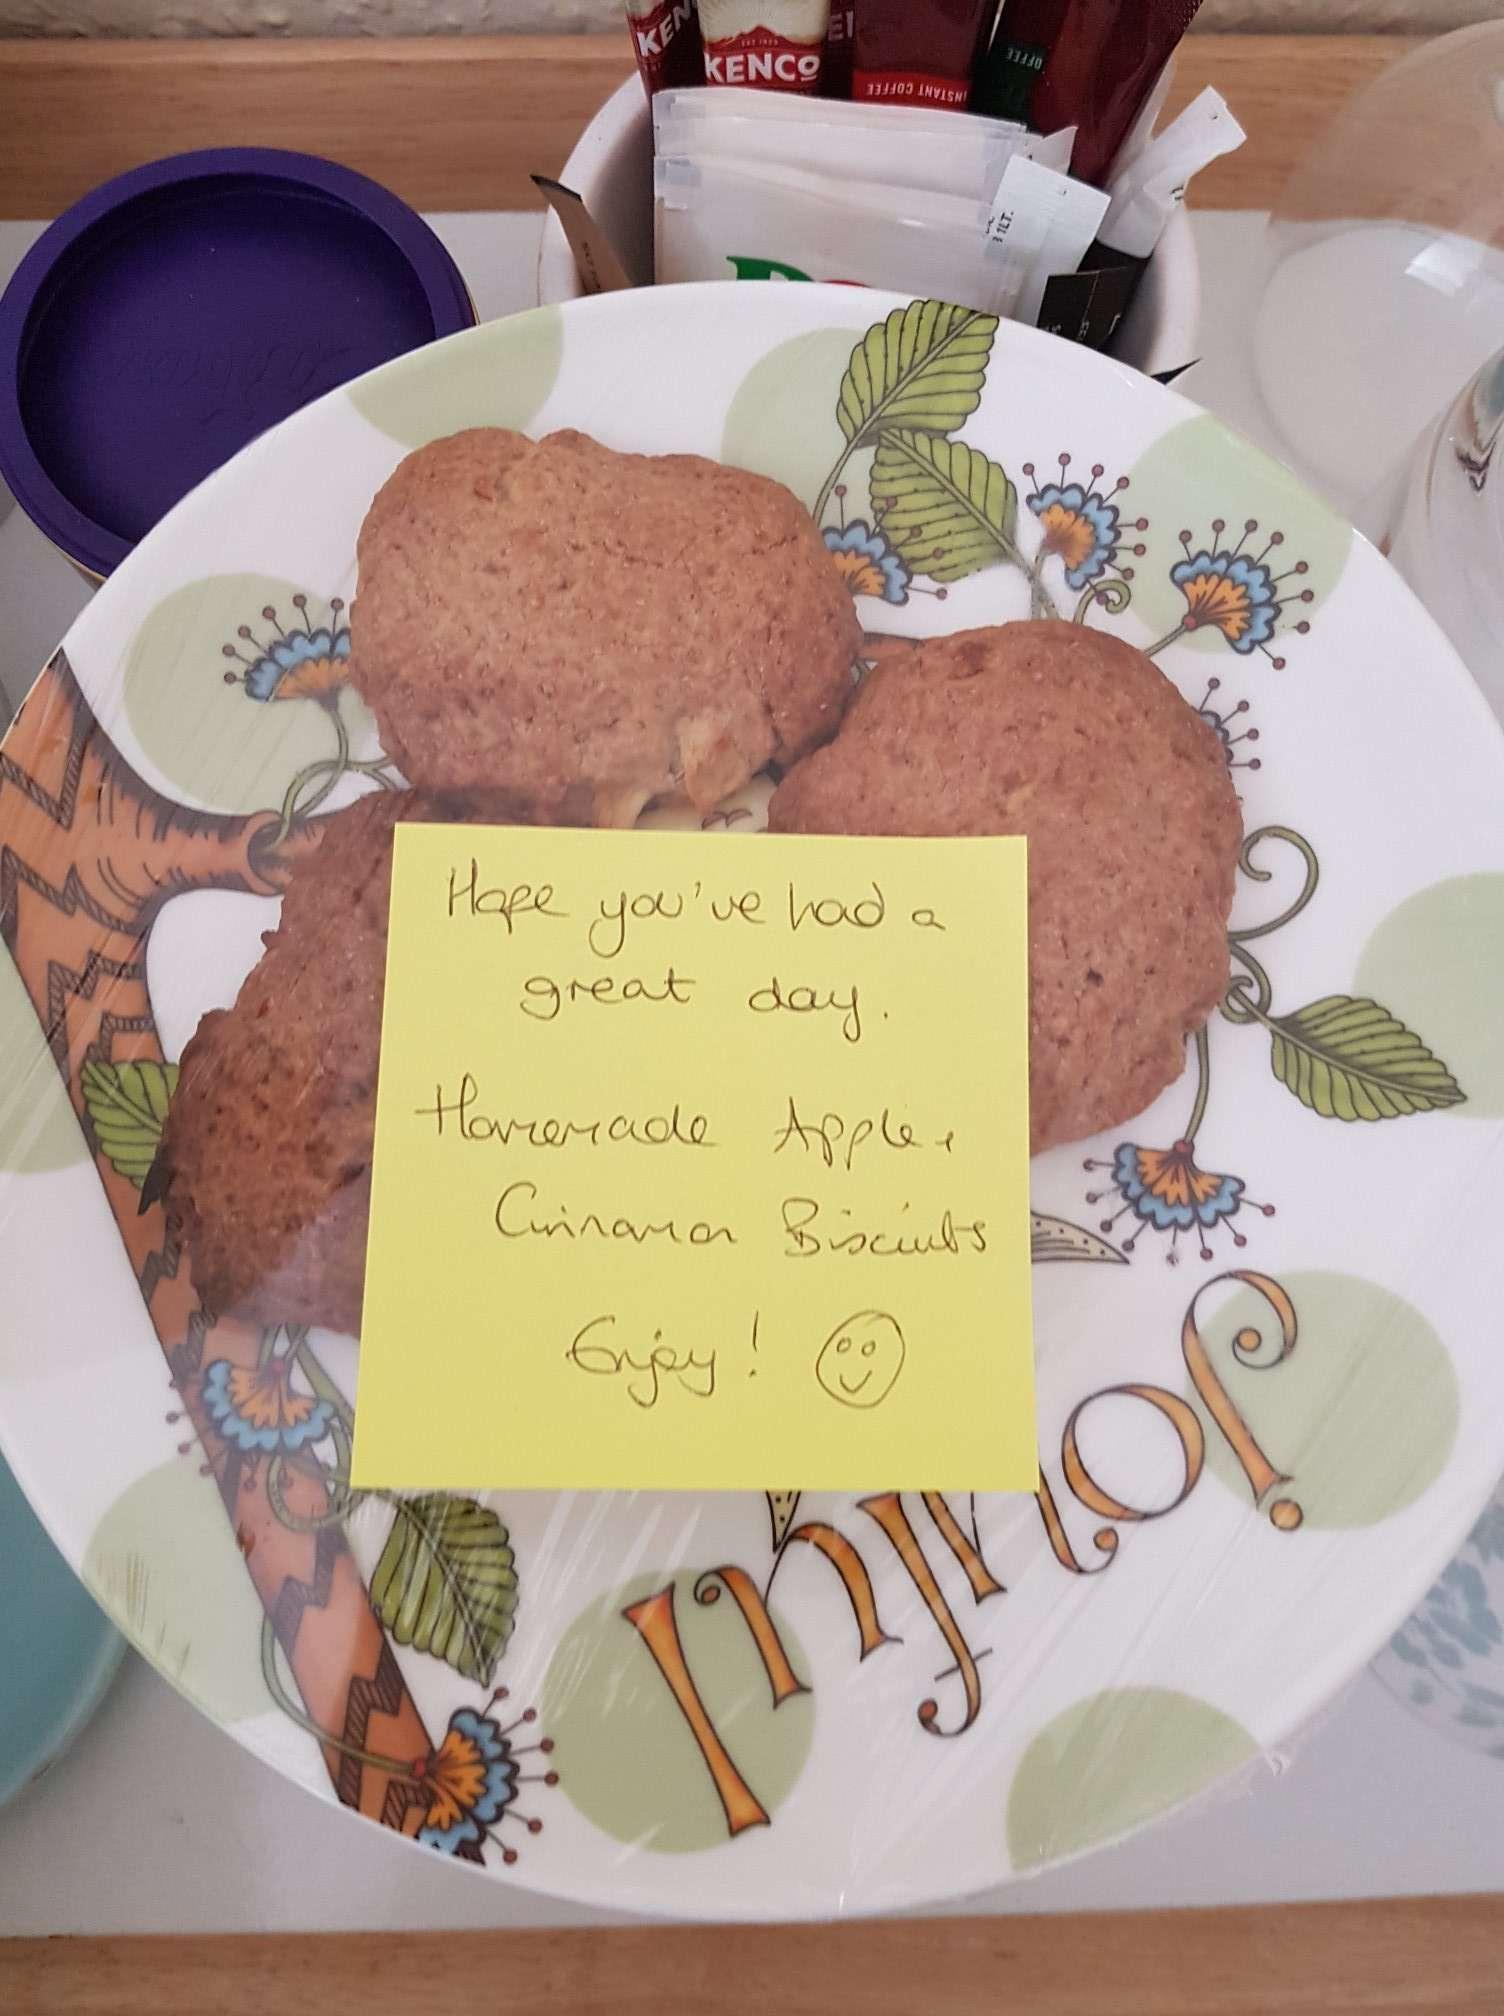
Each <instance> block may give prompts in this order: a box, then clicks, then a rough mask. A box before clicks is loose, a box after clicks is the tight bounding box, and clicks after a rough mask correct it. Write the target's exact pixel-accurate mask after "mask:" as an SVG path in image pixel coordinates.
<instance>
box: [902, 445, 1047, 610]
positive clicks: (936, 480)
mask: <svg viewBox="0 0 1504 2016" xmlns="http://www.w3.org/2000/svg"><path fill="white" fill-rule="evenodd" d="M872 505H873V509H874V510H875V511H876V513H877V515H878V518H879V520H880V521H881V524H882V528H883V530H884V532H886V533H887V535H888V537H889V539H890V540H892V542H893V544H894V546H896V547H897V549H898V551H899V553H900V554H901V555H902V556H903V558H904V560H905V561H906V562H907V563H908V565H909V567H910V568H911V569H912V570H913V571H914V573H916V574H926V575H928V576H929V578H930V579H931V580H932V581H960V580H963V579H964V578H965V576H966V575H968V574H978V573H980V572H981V570H982V569H983V568H984V567H994V566H996V565H997V563H998V562H999V561H1001V560H1008V561H1011V562H1012V563H1013V564H1014V565H1015V566H1018V567H1022V566H1023V564H1024V563H1023V556H1022V555H1021V554H1020V552H1019V550H1018V547H1017V545H1016V544H1015V543H1014V539H1015V534H1016V532H1017V529H1018V492H1017V491H1016V490H1015V489H1014V487H1013V485H1012V483H1010V482H1009V480H1008V478H1007V476H1006V475H1005V473H1004V472H1003V470H1002V469H1001V468H999V466H998V464H997V463H996V462H990V461H989V460H988V459H987V457H986V456H985V455H983V454H981V453H980V452H979V451H978V450H977V449H975V448H968V447H967V445H966V443H965V442H964V441H945V440H942V439H941V438H940V437H939V436H938V435H935V434H917V433H914V432H912V431H911V430H909V429H899V430H897V431H895V432H893V433H891V434H884V435H883V437H882V439H881V440H880V441H879V442H878V444H877V455H876V457H875V458H874V460H873V464H872Z"/></svg>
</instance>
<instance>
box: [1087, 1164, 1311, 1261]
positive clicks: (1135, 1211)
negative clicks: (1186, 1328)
mask: <svg viewBox="0 0 1504 2016" xmlns="http://www.w3.org/2000/svg"><path fill="white" fill-rule="evenodd" d="M1085 1166H1086V1167H1087V1168H1088V1169H1105V1170H1107V1171H1109V1172H1110V1189H1108V1190H1090V1191H1088V1192H1087V1197H1086V1201H1087V1203H1088V1204H1098V1203H1100V1202H1101V1201H1102V1199H1103V1198H1104V1197H1106V1196H1108V1195H1110V1194H1111V1191H1114V1190H1115V1191H1116V1192H1117V1194H1118V1195H1119V1196H1120V1197H1121V1198H1122V1199H1123V1200H1124V1201H1123V1204H1122V1207H1121V1208H1120V1209H1119V1210H1117V1211H1116V1212H1114V1213H1113V1215H1112V1216H1111V1217H1110V1218H1104V1219H1103V1220H1102V1230H1103V1231H1104V1232H1110V1231H1111V1230H1112V1228H1113V1227H1114V1225H1116V1224H1117V1222H1118V1220H1119V1219H1120V1218H1123V1217H1126V1216H1128V1215H1129V1214H1131V1215H1132V1216H1134V1217H1135V1218H1137V1219H1138V1220H1139V1224H1138V1225H1136V1226H1135V1227H1134V1229H1133V1231H1132V1232H1131V1233H1130V1234H1129V1236H1128V1237H1127V1238H1126V1239H1125V1240H1124V1241H1123V1251H1124V1252H1125V1253H1131V1252H1132V1251H1133V1248H1134V1246H1135V1244H1136V1243H1137V1240H1138V1236H1139V1232H1140V1231H1141V1230H1142V1229H1143V1228H1144V1227H1148V1228H1149V1230H1151V1231H1154V1232H1168V1233H1169V1234H1170V1251H1169V1253H1168V1254H1167V1255H1166V1258H1167V1259H1168V1260H1169V1262H1170V1264H1171V1265H1172V1266H1174V1265H1175V1264H1176V1263H1177V1262H1178V1259H1179V1254H1178V1252H1177V1250H1176V1242H1177V1241H1178V1239H1179V1237H1180V1234H1181V1233H1182V1232H1194V1233H1197V1234H1199V1236H1200V1242H1201V1245H1200V1252H1201V1258H1202V1259H1203V1260H1210V1259H1211V1258H1212V1249H1211V1247H1210V1246H1209V1245H1208V1244H1207V1234H1208V1233H1210V1232H1213V1231H1215V1229H1216V1228H1217V1226H1218V1225H1220V1224H1223V1223H1224V1222H1225V1221H1227V1220H1229V1219H1232V1218H1235V1217H1236V1216H1237V1214H1238V1212H1239V1211H1240V1210H1241V1209H1242V1208H1243V1206H1244V1204H1245V1203H1246V1204H1248V1206H1249V1207H1250V1208H1251V1209H1252V1210H1255V1211H1258V1212H1261V1213H1262V1215H1263V1216H1264V1217H1266V1218H1272V1217H1273V1216H1274V1206H1273V1205H1272V1204H1255V1203H1254V1202H1253V1200H1252V1199H1251V1198H1249V1197H1247V1196H1246V1194H1245V1189H1246V1186H1245V1185H1244V1183H1243V1179H1242V1178H1241V1177H1240V1176H1227V1175H1223V1174H1221V1173H1220V1172H1217V1171H1214V1170H1210V1169H1202V1168H1199V1167H1198V1166H1197V1162H1196V1144H1195V1142H1194V1141H1187V1140H1182V1141H1176V1142H1175V1143H1173V1145H1172V1146H1170V1147H1169V1148H1141V1147H1140V1146H1139V1145H1138V1143H1137V1142H1134V1141H1123V1142H1120V1143H1119V1145H1118V1147H1117V1149H1116V1150H1115V1151H1114V1154H1113V1158H1112V1160H1111V1161H1110V1162H1094V1161H1090V1160H1088V1161H1087V1163H1086V1165H1085ZM1232 1239H1233V1244H1234V1245H1235V1246H1246V1245H1247V1244H1248V1241H1247V1239H1246V1238H1245V1236H1244V1235H1243V1234H1242V1233H1241V1232H1238V1231H1236V1230H1234V1231H1233V1235H1232Z"/></svg>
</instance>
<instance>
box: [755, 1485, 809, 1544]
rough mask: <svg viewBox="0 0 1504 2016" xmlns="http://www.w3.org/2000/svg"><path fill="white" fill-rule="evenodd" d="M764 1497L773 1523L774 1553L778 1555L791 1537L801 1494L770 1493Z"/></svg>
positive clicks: (794, 1492)
mask: <svg viewBox="0 0 1504 2016" xmlns="http://www.w3.org/2000/svg"><path fill="white" fill-rule="evenodd" d="M764 1495H765V1496H766V1498H767V1501H768V1517H769V1519H771V1520H772V1522H773V1552H774V1553H775V1554H776V1553H777V1552H778V1550H779V1548H780V1547H781V1546H782V1545H783V1543H784V1541H785V1540H787V1538H788V1537H789V1528H790V1527H791V1526H792V1525H793V1523H794V1514H795V1512H797V1511H798V1509H799V1499H800V1496H801V1493H799V1492H798V1491H769V1492H767V1493H765V1494H764Z"/></svg>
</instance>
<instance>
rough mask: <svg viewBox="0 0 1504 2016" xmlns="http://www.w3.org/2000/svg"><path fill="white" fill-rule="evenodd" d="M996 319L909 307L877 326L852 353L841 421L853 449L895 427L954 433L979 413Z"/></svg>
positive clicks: (929, 304) (935, 306)
mask: <svg viewBox="0 0 1504 2016" xmlns="http://www.w3.org/2000/svg"><path fill="white" fill-rule="evenodd" d="M996 334H997V317H996V316H995V315H979V314H978V313H977V312H976V311H975V309H972V308H953V307H951V306H950V305H949V304H948V303H946V302H944V301H911V302H910V303H909V305H908V307H907V308H895V309H894V310H893V312H892V314H891V315H890V316H888V318H887V320H886V321H884V322H874V323H873V325H872V327H871V328H870V329H869V330H868V331H867V333H866V335H865V336H864V337H863V338H862V340H861V342H860V343H858V344H857V346H856V348H855V349H854V350H853V351H852V353H851V362H850V363H849V364H848V365H847V367H846V373H845V376H844V377H843V378H842V380H841V393H840V399H839V402H838V404H837V407H836V418H837V420H838V421H839V422H840V425H841V432H842V433H843V434H844V435H845V436H846V439H847V441H848V442H849V444H850V445H851V447H852V448H860V447H862V446H863V445H864V444H866V443H868V442H871V441H873V440H875V439H876V438H877V437H878V435H880V434H882V433H883V432H885V431H886V430H887V429H888V428H890V427H912V428H917V429H920V430H922V431H923V432H925V433H929V434H950V433H953V432H954V431H955V429H956V428H957V427H959V426H960V425H961V423H962V422H963V421H964V420H967V419H969V418H970V416H971V415H972V414H973V413H975V411H976V410H977V406H978V404H979V402H980V400H981V397H982V385H983V383H984V381H985V380H986V377H987V365H988V361H989V359H990V358H991V356H992V339H993V337H994V336H995V335H996Z"/></svg>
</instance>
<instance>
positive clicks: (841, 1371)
mask: <svg viewBox="0 0 1504 2016" xmlns="http://www.w3.org/2000/svg"><path fill="white" fill-rule="evenodd" d="M905 1355H906V1353H905V1346H904V1341H903V1332H902V1331H901V1330H900V1329H899V1327H898V1325H897V1323H895V1322H894V1320H893V1318H892V1317H891V1316H887V1315H885V1314H884V1313H883V1311H882V1310H881V1309H861V1310H858V1312H857V1314H856V1315H855V1316H848V1317H847V1318H846V1320H845V1322H844V1323H838V1324H837V1325H836V1327H835V1329H834V1330H832V1331H831V1333H830V1335H829V1336H828V1337H827V1338H826V1340H825V1342H824V1344H823V1345H822V1346H821V1347H820V1355H819V1357H818V1358H817V1359H816V1360H815V1377H816V1378H817V1379H818V1380H819V1382H820V1384H821V1386H822V1387H823V1388H824V1389H825V1391H826V1392H827V1393H828V1394H829V1395H830V1397H831V1399H832V1400H839V1401H840V1403H841V1405H842V1406H843V1407H876V1406H877V1405H878V1404H879V1402H881V1401H883V1400H886V1399H887V1397H888V1395H889V1394H890V1393H891V1392H892V1391H893V1388H894V1386H895V1385H896V1384H897V1383H898V1375H899V1373H900V1372H901V1371H902V1370H903V1361H904V1357H905Z"/></svg>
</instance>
